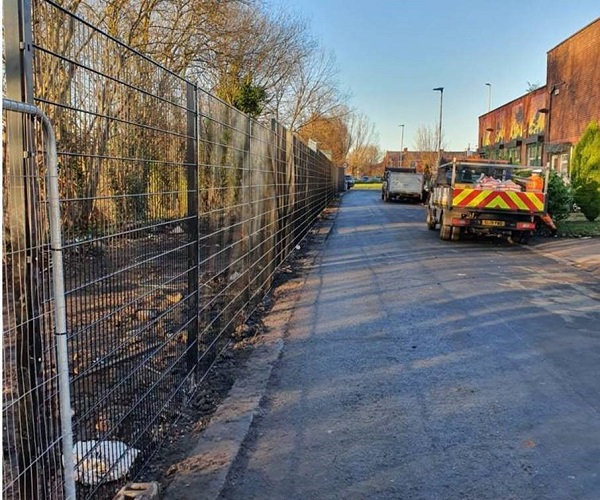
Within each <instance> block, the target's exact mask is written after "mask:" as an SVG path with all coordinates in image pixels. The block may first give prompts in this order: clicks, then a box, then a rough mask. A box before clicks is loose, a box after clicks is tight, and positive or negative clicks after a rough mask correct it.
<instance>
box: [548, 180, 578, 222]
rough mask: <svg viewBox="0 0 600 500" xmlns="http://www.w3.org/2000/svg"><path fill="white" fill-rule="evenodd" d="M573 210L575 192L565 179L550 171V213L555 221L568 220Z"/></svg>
mask: <svg viewBox="0 0 600 500" xmlns="http://www.w3.org/2000/svg"><path fill="white" fill-rule="evenodd" d="M572 209H573V191H572V189H571V186H569V185H567V184H566V183H565V181H564V179H563V178H562V177H561V176H560V175H559V174H557V173H556V171H554V170H550V179H549V181H548V213H549V214H550V215H551V216H552V218H553V219H554V220H555V221H561V220H564V219H566V218H567V217H568V216H569V214H570V213H571V210H572Z"/></svg>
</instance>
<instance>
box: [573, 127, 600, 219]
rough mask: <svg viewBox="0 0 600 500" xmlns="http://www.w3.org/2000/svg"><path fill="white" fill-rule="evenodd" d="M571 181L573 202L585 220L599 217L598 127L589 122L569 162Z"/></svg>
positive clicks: (599, 141) (599, 159)
mask: <svg viewBox="0 0 600 500" xmlns="http://www.w3.org/2000/svg"><path fill="white" fill-rule="evenodd" d="M571 181H572V184H573V189H574V192H575V202H576V203H577V205H579V206H580V207H581V211H582V212H583V215H585V218H586V219H587V220H589V221H593V220H595V219H596V218H597V217H598V216H599V215H600V189H599V188H600V125H598V122H591V123H590V124H589V125H588V126H587V128H586V129H585V132H584V133H583V135H582V136H581V138H580V139H579V142H578V143H577V145H576V146H575V150H574V151H573V159H572V160H571Z"/></svg>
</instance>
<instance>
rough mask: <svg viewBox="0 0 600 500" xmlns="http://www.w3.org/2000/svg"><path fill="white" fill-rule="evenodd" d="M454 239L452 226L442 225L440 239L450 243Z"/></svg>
mask: <svg viewBox="0 0 600 500" xmlns="http://www.w3.org/2000/svg"><path fill="white" fill-rule="evenodd" d="M451 237H452V226H446V225H444V224H442V226H441V227H440V239H441V240H444V241H448V240H449V239H450V238H451Z"/></svg>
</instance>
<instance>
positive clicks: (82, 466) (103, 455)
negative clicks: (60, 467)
mask: <svg viewBox="0 0 600 500" xmlns="http://www.w3.org/2000/svg"><path fill="white" fill-rule="evenodd" d="M139 453H140V450H136V449H135V448H132V447H129V446H127V445H126V444H125V443H123V442H121V441H94V440H91V441H78V442H77V443H75V446H73V454H74V455H75V463H76V464H77V467H76V470H75V480H76V481H77V482H79V483H82V484H86V485H90V486H91V485H95V484H98V483H100V481H102V480H105V481H116V480H117V479H120V478H122V477H123V476H125V475H126V474H127V473H128V472H129V469H131V466H132V465H133V463H134V462H135V459H136V457H137V456H138V454H139Z"/></svg>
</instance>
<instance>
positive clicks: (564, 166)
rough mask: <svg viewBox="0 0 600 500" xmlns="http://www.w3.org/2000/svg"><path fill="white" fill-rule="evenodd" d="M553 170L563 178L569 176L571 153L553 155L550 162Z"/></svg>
mask: <svg viewBox="0 0 600 500" xmlns="http://www.w3.org/2000/svg"><path fill="white" fill-rule="evenodd" d="M550 165H552V168H553V169H554V170H556V172H557V173H558V174H560V175H561V176H562V177H568V176H569V153H560V154H555V155H552V159H551V161H550Z"/></svg>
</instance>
